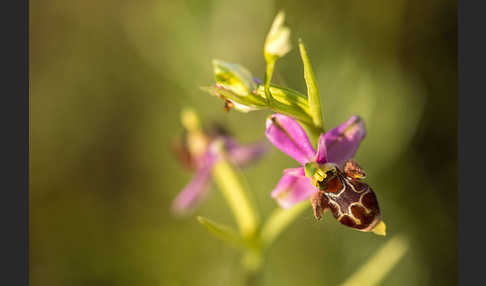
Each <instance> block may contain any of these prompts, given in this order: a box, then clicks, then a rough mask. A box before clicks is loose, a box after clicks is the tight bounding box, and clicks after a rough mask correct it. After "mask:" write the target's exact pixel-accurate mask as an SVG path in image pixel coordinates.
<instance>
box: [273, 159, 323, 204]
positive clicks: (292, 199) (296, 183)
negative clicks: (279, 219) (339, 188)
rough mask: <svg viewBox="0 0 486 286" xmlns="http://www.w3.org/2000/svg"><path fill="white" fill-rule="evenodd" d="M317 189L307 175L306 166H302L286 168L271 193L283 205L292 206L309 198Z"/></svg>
mask: <svg viewBox="0 0 486 286" xmlns="http://www.w3.org/2000/svg"><path fill="white" fill-rule="evenodd" d="M315 191H316V189H315V188H314V186H312V183H311V180H310V179H309V178H307V177H305V171H304V168H302V167H300V168H293V169H286V170H284V175H283V176H282V178H281V179H280V181H279V182H278V184H277V187H275V189H274V190H273V191H272V194H271V195H272V197H273V198H274V199H276V200H277V202H278V203H279V205H280V206H281V207H283V208H290V207H292V206H293V205H295V204H296V203H298V202H301V201H303V200H307V199H309V198H310V197H311V196H312V194H313V193H314V192H315Z"/></svg>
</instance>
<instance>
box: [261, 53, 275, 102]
mask: <svg viewBox="0 0 486 286" xmlns="http://www.w3.org/2000/svg"><path fill="white" fill-rule="evenodd" d="M275 62H276V59H274V58H272V59H268V60H267V67H266V70H265V82H264V90H265V96H266V98H267V104H268V105H269V106H272V100H273V98H272V93H271V92H270V82H271V81H272V76H273V70H274V68H275Z"/></svg>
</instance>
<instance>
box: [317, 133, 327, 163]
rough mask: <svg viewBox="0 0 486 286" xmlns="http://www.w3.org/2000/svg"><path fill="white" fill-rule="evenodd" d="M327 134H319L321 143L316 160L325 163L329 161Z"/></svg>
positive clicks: (318, 146)
mask: <svg viewBox="0 0 486 286" xmlns="http://www.w3.org/2000/svg"><path fill="white" fill-rule="evenodd" d="M325 137H326V135H324V133H323V134H321V136H319V143H318V145H317V156H316V162H317V163H319V164H324V163H326V162H327V148H326V138H325Z"/></svg>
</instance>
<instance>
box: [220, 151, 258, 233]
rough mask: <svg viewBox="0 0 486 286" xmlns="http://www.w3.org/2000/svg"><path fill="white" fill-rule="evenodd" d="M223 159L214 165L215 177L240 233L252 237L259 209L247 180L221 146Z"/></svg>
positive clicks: (256, 224)
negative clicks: (249, 189)
mask: <svg viewBox="0 0 486 286" xmlns="http://www.w3.org/2000/svg"><path fill="white" fill-rule="evenodd" d="M220 153H221V157H222V158H221V159H219V160H218V162H217V163H216V164H214V167H213V171H212V174H213V178H214V180H215V181H216V184H217V185H218V187H219V189H220V190H221V192H222V193H223V195H224V197H225V199H226V201H227V202H228V204H229V206H230V209H231V211H232V212H233V215H234V216H235V219H236V223H237V224H238V228H239V229H240V233H241V234H242V235H243V236H244V237H245V238H248V237H252V236H253V235H254V234H255V233H256V230H257V227H258V224H259V216H258V213H257V209H256V207H255V206H254V203H253V201H252V200H251V197H250V193H249V192H248V190H247V188H246V184H245V183H246V181H245V180H244V179H243V177H242V176H241V175H240V174H239V172H237V170H236V168H235V167H234V166H232V164H231V163H230V162H229V161H228V160H227V159H226V158H225V156H226V155H225V154H224V153H223V151H222V148H220Z"/></svg>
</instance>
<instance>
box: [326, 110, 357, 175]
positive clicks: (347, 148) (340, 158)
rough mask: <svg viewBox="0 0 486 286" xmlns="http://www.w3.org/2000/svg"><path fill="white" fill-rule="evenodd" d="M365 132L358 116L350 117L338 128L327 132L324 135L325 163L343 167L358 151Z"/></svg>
mask: <svg viewBox="0 0 486 286" xmlns="http://www.w3.org/2000/svg"><path fill="white" fill-rule="evenodd" d="M365 135H366V130H365V127H364V122H363V120H362V119H361V118H360V117H359V116H352V117H351V118H349V119H348V120H347V121H346V122H344V123H343V124H341V125H339V126H338V127H336V128H334V129H332V130H329V131H328V132H327V133H326V134H325V135H324V138H325V143H326V149H327V161H328V162H333V163H336V164H337V165H339V166H341V167H342V166H343V165H344V163H345V162H346V161H347V160H348V159H351V158H352V157H353V156H354V154H355V153H356V150H358V147H359V144H360V143H361V140H363V139H364V137H365Z"/></svg>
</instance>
